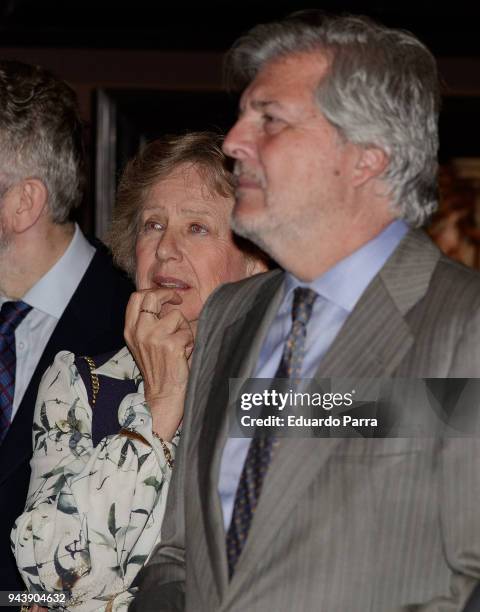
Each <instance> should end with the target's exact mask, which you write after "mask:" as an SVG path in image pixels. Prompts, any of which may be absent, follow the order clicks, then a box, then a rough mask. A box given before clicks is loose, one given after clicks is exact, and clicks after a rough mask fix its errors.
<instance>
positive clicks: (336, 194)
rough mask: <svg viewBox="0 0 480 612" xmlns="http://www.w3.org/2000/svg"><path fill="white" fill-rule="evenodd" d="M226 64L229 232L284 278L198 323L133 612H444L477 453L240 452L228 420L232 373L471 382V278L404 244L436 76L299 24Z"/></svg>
mask: <svg viewBox="0 0 480 612" xmlns="http://www.w3.org/2000/svg"><path fill="white" fill-rule="evenodd" d="M227 66H228V68H229V69H230V75H231V76H232V75H233V77H235V80H236V82H237V83H239V85H240V86H241V87H242V88H243V94H242V97H241V101H240V115H239V118H238V120H237V122H236V123H235V125H234V126H233V128H232V129H231V131H230V132H229V134H228V135H227V137H226V140H225V145H224V148H225V151H226V152H227V153H228V155H230V156H231V157H233V158H234V159H235V162H236V164H235V174H236V177H237V191H236V206H235V209H234V212H233V227H234V228H235V230H236V231H237V232H238V233H239V234H241V235H243V236H246V237H248V238H250V239H251V240H253V241H254V242H256V243H257V244H258V245H259V246H261V247H262V248H263V249H265V251H267V252H268V253H269V254H270V255H271V256H272V257H273V258H274V259H275V260H276V261H277V262H278V263H279V264H280V265H281V266H282V267H283V268H284V269H285V271H286V272H285V273H284V272H281V271H274V272H271V273H268V274H265V275H260V276H257V277H253V278H251V279H248V280H246V281H243V282H241V283H236V284H231V285H225V286H223V287H222V288H220V289H219V290H218V291H217V292H216V293H215V294H214V296H212V298H211V299H210V300H209V302H208V303H207V305H206V306H205V308H204V311H203V314H202V318H201V322H200V327H199V333H198V338H197V343H196V349H195V357H194V360H193V365H192V371H191V378H190V383H189V389H188V395H187V400H186V409H185V420H184V430H183V434H182V435H183V441H182V446H181V448H182V449H183V450H180V451H179V453H178V455H177V457H178V459H177V460H178V465H177V469H176V471H175V475H174V479H173V482H172V488H171V495H170V497H169V500H168V504H167V511H166V518H165V523H164V528H163V531H162V543H161V544H160V545H159V547H158V548H157V550H156V551H155V552H154V554H153V555H152V558H151V559H150V562H149V564H148V565H147V566H146V568H145V569H144V571H143V572H142V575H141V577H140V580H139V583H140V587H141V588H140V592H139V595H138V596H137V599H136V603H135V604H134V606H133V608H134V610H141V611H142V612H144V611H146V612H149V611H150V610H152V611H153V610H156V611H158V610H187V611H192V612H193V611H196V612H199V611H201V612H212V611H221V612H227V611H228V612H245V611H248V612H265V611H266V610H275V611H276V612H279V611H281V612H292V611H305V612H313V611H321V612H332V611H338V612H400V611H402V612H407V611H408V612H413V611H415V612H420V611H422V612H440V611H447V610H448V611H449V612H456V611H460V610H463V609H464V607H465V605H466V603H467V601H468V599H469V597H470V595H471V593H472V591H473V590H474V588H475V586H476V584H477V582H478V580H479V579H480V469H479V467H478V465H480V464H479V463H478V460H479V458H480V444H479V439H478V437H474V436H466V437H463V438H461V437H458V436H457V437H455V436H446V435H445V436H442V437H441V438H439V437H436V436H433V435H432V436H409V437H397V438H391V437H390V438H378V437H377V438H367V437H358V438H342V437H338V438H336V437H333V436H330V437H327V438H304V439H298V438H297V439H292V438H282V437H273V436H271V435H266V436H263V437H260V436H258V437H255V438H253V439H251V440H250V439H242V438H233V437H230V436H229V425H228V419H227V413H228V410H227V408H228V407H229V404H231V403H232V401H233V399H235V398H234V397H233V398H232V397H231V396H230V393H229V380H231V379H234V378H235V379H248V378H249V377H257V378H273V377H274V376H275V377H279V378H282V377H283V378H285V377H287V378H292V377H293V378H297V377H299V376H300V377H304V378H314V379H317V380H320V379H328V378H335V377H343V378H357V379H382V378H386V379H399V378H400V379H418V378H447V377H479V376H480V349H479V346H480V280H479V276H478V274H477V273H476V272H473V271H470V270H467V269H466V268H463V267H462V266H460V265H459V264H456V263H455V262H453V261H451V260H449V259H448V258H446V257H444V256H443V255H442V254H441V253H440V252H439V251H438V249H437V248H436V247H435V246H434V245H433V244H432V243H431V241H430V240H429V239H428V238H427V236H426V235H425V234H424V233H423V232H422V231H421V230H420V229H418V228H419V227H420V226H421V225H422V224H423V223H424V222H425V221H426V220H427V218H428V217H429V215H430V214H431V213H432V212H433V211H434V209H435V207H436V179H437V161H436V154H437V148H438V136H437V118H438V107H439V92H438V85H437V74H436V66H435V61H434V59H433V57H432V56H431V54H430V53H429V51H428V50H427V49H426V48H425V47H424V46H423V45H422V44H421V43H420V42H419V41H418V40H417V39H416V38H415V37H414V36H413V35H411V34H408V33H405V32H400V31H397V30H391V29H387V28H384V27H382V26H379V25H377V24H374V23H372V22H370V21H369V20H366V19H363V18H355V17H323V16H318V15H312V14H309V15H308V17H307V16H305V15H295V16H292V17H291V18H289V19H287V20H285V21H283V22H281V23H273V24H268V25H260V26H257V27H255V28H253V29H252V30H251V31H250V32H249V33H248V34H247V35H245V36H243V37H242V38H241V39H240V40H239V41H238V42H237V43H236V44H235V45H234V47H233V49H232V50H231V52H230V54H229V56H228V59H227ZM441 386H442V385H439V388H440V390H441ZM432 389H433V391H435V392H436V391H438V389H437V387H436V386H435V385H434V384H433V386H432ZM408 393H409V387H408V385H407V387H406V394H405V406H406V408H410V409H411V407H412V406H411V404H410V405H409V402H408Z"/></svg>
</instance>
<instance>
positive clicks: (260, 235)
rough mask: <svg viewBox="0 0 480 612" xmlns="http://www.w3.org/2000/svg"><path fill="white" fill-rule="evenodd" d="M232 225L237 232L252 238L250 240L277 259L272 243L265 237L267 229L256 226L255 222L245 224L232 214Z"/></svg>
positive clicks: (243, 236) (248, 238)
mask: <svg viewBox="0 0 480 612" xmlns="http://www.w3.org/2000/svg"><path fill="white" fill-rule="evenodd" d="M230 227H231V228H232V230H233V231H234V232H235V233H236V234H238V235H239V236H242V238H246V239H247V240H250V242H253V243H254V244H256V245H257V246H258V247H259V248H260V249H262V251H264V252H265V253H266V254H267V255H269V256H270V257H272V258H273V259H275V255H274V254H273V253H272V249H271V247H270V245H269V244H268V243H267V242H266V241H265V239H264V234H265V231H264V229H263V228H257V227H255V226H254V224H252V225H251V226H250V227H249V226H247V225H244V224H243V223H242V222H241V221H239V220H238V219H237V218H236V217H235V215H232V217H231V219H230Z"/></svg>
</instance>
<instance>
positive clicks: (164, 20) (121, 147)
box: [0, 0, 480, 235]
mask: <svg viewBox="0 0 480 612" xmlns="http://www.w3.org/2000/svg"><path fill="white" fill-rule="evenodd" d="M477 4H478V5H479V6H477ZM302 8H322V9H324V10H327V11H331V12H342V11H347V12H354V13H362V14H366V15H369V16H371V17H373V18H375V19H378V20H380V21H382V22H383V23H385V24H387V25H390V26H393V27H401V28H404V29H408V30H411V31H413V32H414V33H415V34H417V35H418V36H419V37H420V38H421V39H422V40H423V41H424V42H425V43H426V44H427V45H428V46H429V47H430V48H431V49H432V51H433V52H434V53H435V55H436V57H437V58H438V62H439V67H440V74H441V77H442V81H443V89H444V106H443V112H442V117H441V126H440V127H441V141H442V148H441V151H440V156H441V160H442V162H447V161H448V160H449V159H451V158H456V157H474V158H475V157H476V158H480V138H479V136H478V135H479V133H480V130H478V128H477V126H478V123H479V118H480V34H479V31H480V25H479V23H480V3H474V2H469V3H463V4H462V3H461V2H450V3H449V4H448V5H447V6H440V2H422V1H421V0H419V1H417V2H396V1H393V2H387V1H373V0H371V1H364V2H361V1H357V2H355V1H342V0H336V1H330V0H325V1H324V2H321V3H320V2H315V1H314V2H310V3H306V2H299V1H298V0H277V2H275V3H272V2H261V1H258V0H257V2H250V1H244V2H241V1H240V0H237V1H228V0H224V1H223V2H197V3H195V4H192V3H191V1H189V2H188V3H187V2H186V1H184V0H179V1H178V2H174V1H172V0H169V1H168V2H166V1H162V0H157V1H154V0H151V1H147V0H135V1H130V2H128V3H122V2H119V1H118V0H117V1H116V2H112V1H111V0H96V1H93V0H68V1H65V0H63V1H62V0H0V56H2V57H6V58H16V59H20V60H23V61H27V62H32V63H39V64H42V65H44V66H46V67H48V68H50V69H51V70H53V71H54V72H55V73H56V74H58V75H59V76H61V77H63V78H65V79H66V80H67V81H69V82H70V84H71V85H72V86H73V87H74V88H75V90H76V91H77V93H78V96H79V101H80V106H81V111H82V115H83V117H84V119H85V122H86V125H87V134H88V140H89V150H90V162H91V171H90V174H91V182H90V184H91V188H90V192H89V193H88V194H87V197H86V202H85V206H84V207H83V210H82V214H81V218H80V221H81V223H82V225H83V226H84V227H85V228H87V229H88V230H91V231H92V230H95V231H96V232H97V233H98V234H100V235H102V234H103V233H104V231H105V227H106V225H107V224H108V219H109V216H110V213H111V207H112V204H113V197H114V190H115V181H116V177H117V176H118V173H119V171H120V169H121V167H122V166H123V164H124V162H125V160H126V159H127V158H128V157H129V156H130V155H131V154H132V153H133V152H134V151H135V150H136V148H137V147H138V146H139V144H140V143H141V142H143V141H145V140H148V139H151V138H154V137H156V136H158V135H160V134H163V133H171V132H179V131H185V130H187V129H199V128H216V129H220V130H224V129H226V128H227V127H228V126H229V125H230V124H231V123H232V121H233V119H234V116H235V108H236V100H235V99H234V98H233V97H229V96H227V95H226V94H225V93H224V92H223V91H222V71H221V66H222V56H223V53H224V52H225V50H226V49H228V47H229V46H230V44H231V43H232V42H233V40H235V38H236V37H237V36H239V35H240V34H241V33H242V32H244V31H246V30H247V29H248V28H250V27H251V26H252V25H254V24H255V23H259V22H261V21H270V20H272V19H275V18H281V17H282V16H284V15H286V14H288V13H289V12H291V11H294V10H299V9H302Z"/></svg>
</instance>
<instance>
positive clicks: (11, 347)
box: [0, 301, 32, 443]
mask: <svg viewBox="0 0 480 612" xmlns="http://www.w3.org/2000/svg"><path fill="white" fill-rule="evenodd" d="M31 309H32V307H31V306H28V304H25V303H24V302H21V301H18V302H4V303H3V305H2V308H1V310H0V443H1V442H2V441H3V439H4V438H5V435H6V433H7V431H8V428H9V427H10V423H11V422H12V408H13V396H14V393H15V366H16V362H17V358H16V350H15V329H16V328H17V325H19V324H20V323H21V322H22V321H23V319H24V318H25V316H26V315H27V314H28V313H29V312H30V310H31Z"/></svg>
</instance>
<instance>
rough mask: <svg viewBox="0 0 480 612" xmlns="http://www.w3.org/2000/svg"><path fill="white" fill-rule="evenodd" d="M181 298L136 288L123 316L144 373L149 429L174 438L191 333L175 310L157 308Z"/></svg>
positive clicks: (127, 336) (127, 337) (180, 414)
mask: <svg viewBox="0 0 480 612" xmlns="http://www.w3.org/2000/svg"><path fill="white" fill-rule="evenodd" d="M181 303H182V298H181V297H180V295H179V294H178V293H177V292H176V291H173V290H170V289H145V290H142V291H136V292H135V293H133V294H132V295H131V297H130V300H129V302H128V306H127V312H126V317H125V340H126V342H127V345H128V348H129V349H130V352H131V353H132V355H133V356H134V358H135V361H136V363H137V366H138V368H139V370H140V372H141V374H142V377H143V383H144V389H145V399H146V401H147V404H148V406H149V408H150V411H151V413H152V427H153V431H155V433H157V434H158V435H159V436H160V437H162V438H163V439H164V440H171V439H172V438H173V436H174V435H175V432H176V430H177V428H178V426H179V424H180V422H181V420H182V417H183V404H184V400H185V390H186V387H187V380H188V374H189V367H188V359H189V358H190V355H191V354H192V351H193V342H194V335H193V330H192V326H191V324H190V323H189V322H188V321H187V320H186V319H185V317H184V316H183V314H182V312H181V311H180V310H178V309H176V308H175V309H166V310H167V312H166V313H165V314H162V308H163V306H164V305H165V304H170V305H172V304H173V305H176V306H178V305H180V304H181ZM164 310H165V309H164Z"/></svg>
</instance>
